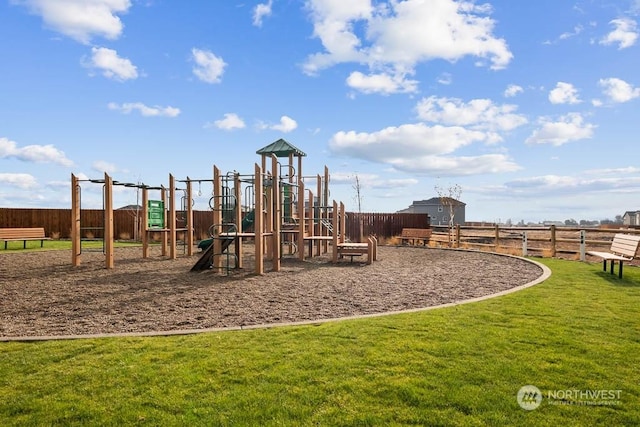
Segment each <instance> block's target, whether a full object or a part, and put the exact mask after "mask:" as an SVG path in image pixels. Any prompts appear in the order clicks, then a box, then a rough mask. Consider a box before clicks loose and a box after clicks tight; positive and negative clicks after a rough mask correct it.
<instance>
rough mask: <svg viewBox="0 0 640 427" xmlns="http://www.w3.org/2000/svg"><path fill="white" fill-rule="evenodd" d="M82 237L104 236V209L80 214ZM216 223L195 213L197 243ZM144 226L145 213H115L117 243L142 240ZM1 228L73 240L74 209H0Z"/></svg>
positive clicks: (205, 214)
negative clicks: (32, 229) (34, 229)
mask: <svg viewBox="0 0 640 427" xmlns="http://www.w3.org/2000/svg"><path fill="white" fill-rule="evenodd" d="M177 217H178V224H177V226H178V228H183V227H185V226H186V221H185V220H184V214H182V213H181V212H178V214H177ZM80 222H81V227H82V231H81V237H82V238H96V239H100V238H102V237H103V236H104V232H103V228H104V212H103V211H102V210H101V209H82V210H81V212H80ZM212 223H213V215H212V213H211V211H194V212H193V226H194V236H195V238H196V239H197V240H200V239H204V238H207V237H208V236H209V228H210V226H211V225H212ZM139 224H142V211H138V212H136V211H135V210H115V211H113V229H114V230H113V231H114V236H115V238H116V239H120V240H129V239H135V238H138V239H139V236H140V234H139V232H136V229H137V228H138V229H139V228H140V227H141V225H139ZM0 227H3V228H29V227H44V231H45V233H46V235H47V236H48V237H53V238H60V239H69V238H71V209H19V208H0Z"/></svg>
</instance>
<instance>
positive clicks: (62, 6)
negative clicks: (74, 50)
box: [15, 0, 131, 44]
mask: <svg viewBox="0 0 640 427" xmlns="http://www.w3.org/2000/svg"><path fill="white" fill-rule="evenodd" d="M15 3H17V4H23V5H25V6H27V7H28V8H29V10H30V12H31V13H33V14H35V15H39V16H41V17H42V20H43V21H44V23H45V24H46V25H47V26H48V27H50V28H51V29H53V30H54V31H57V32H59V33H62V34H64V35H66V36H68V37H71V38H72V39H74V40H76V41H78V42H80V43H84V44H88V43H89V42H90V41H91V39H92V38H93V37H95V36H99V37H104V38H106V39H109V40H114V39H117V38H118V37H120V35H121V34H122V29H123V27H124V25H123V24H122V21H121V20H120V17H119V16H118V15H120V14H124V13H126V12H127V11H128V10H129V8H130V7H131V1H130V0H91V1H87V0H64V1H52V0H17V1H16V2H15Z"/></svg>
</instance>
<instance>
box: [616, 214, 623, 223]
mask: <svg viewBox="0 0 640 427" xmlns="http://www.w3.org/2000/svg"><path fill="white" fill-rule="evenodd" d="M623 222H624V221H623V219H622V215H616V220H615V221H614V223H615V224H622V223H623Z"/></svg>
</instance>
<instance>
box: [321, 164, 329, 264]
mask: <svg viewBox="0 0 640 427" xmlns="http://www.w3.org/2000/svg"><path fill="white" fill-rule="evenodd" d="M322 206H325V218H326V219H327V220H329V168H328V167H327V166H326V165H325V167H324V188H323V192H322ZM329 235H330V233H329V230H327V236H329ZM322 251H323V253H325V254H326V253H327V252H328V251H329V242H328V241H327V240H323V241H322Z"/></svg>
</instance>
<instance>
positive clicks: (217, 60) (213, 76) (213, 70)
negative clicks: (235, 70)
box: [191, 48, 227, 83]
mask: <svg viewBox="0 0 640 427" xmlns="http://www.w3.org/2000/svg"><path fill="white" fill-rule="evenodd" d="M191 59H192V60H193V61H194V62H195V63H196V65H195V66H194V67H193V74H195V75H196V77H198V78H199V79H200V80H202V81H203V82H205V83H220V82H221V81H222V74H223V73H224V67H226V66H227V64H226V63H225V62H224V60H223V59H222V58H221V57H218V56H216V55H215V54H213V53H212V52H209V51H207V50H202V49H196V48H193V49H191Z"/></svg>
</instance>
